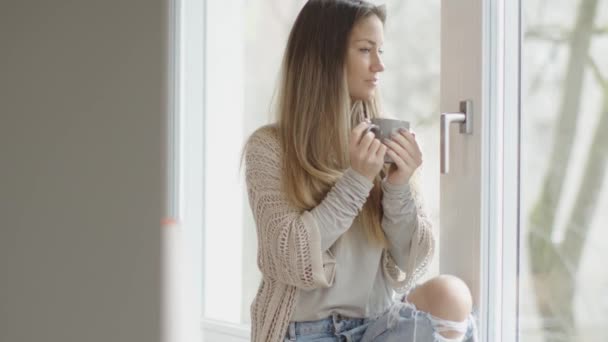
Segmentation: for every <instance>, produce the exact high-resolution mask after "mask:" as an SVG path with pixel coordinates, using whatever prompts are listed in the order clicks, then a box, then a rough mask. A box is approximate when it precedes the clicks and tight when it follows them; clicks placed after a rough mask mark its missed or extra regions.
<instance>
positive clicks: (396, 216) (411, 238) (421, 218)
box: [382, 179, 435, 278]
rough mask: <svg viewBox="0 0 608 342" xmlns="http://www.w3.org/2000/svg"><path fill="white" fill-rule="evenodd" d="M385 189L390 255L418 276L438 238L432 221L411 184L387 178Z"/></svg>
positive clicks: (408, 273) (385, 215)
mask: <svg viewBox="0 0 608 342" xmlns="http://www.w3.org/2000/svg"><path fill="white" fill-rule="evenodd" d="M382 190H383V197H382V207H383V209H384V216H383V218H382V228H383V229H384V233H385V235H386V237H387V240H388V248H387V251H388V257H390V259H391V260H392V262H393V263H394V264H395V265H396V266H397V267H398V268H399V269H400V270H401V271H403V272H405V273H406V275H410V276H414V273H420V272H422V271H423V269H425V268H426V267H427V266H428V263H430V260H431V258H432V254H433V250H434V244H435V240H434V237H433V232H432V228H431V222H430V220H429V219H428V217H427V214H426V212H425V210H424V208H423V207H422V204H421V203H420V202H421V201H420V200H419V199H417V198H416V196H414V194H413V192H412V189H411V186H410V185H409V184H404V185H392V184H391V183H389V182H388V181H387V180H386V179H384V180H383V181H382ZM391 273H392V274H393V275H394V274H395V272H391ZM393 278H395V277H393ZM408 278H410V277H408Z"/></svg>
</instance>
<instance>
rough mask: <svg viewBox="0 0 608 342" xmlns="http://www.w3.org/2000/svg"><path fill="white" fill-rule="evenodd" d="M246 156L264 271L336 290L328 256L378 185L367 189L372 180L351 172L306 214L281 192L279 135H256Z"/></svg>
mask: <svg viewBox="0 0 608 342" xmlns="http://www.w3.org/2000/svg"><path fill="white" fill-rule="evenodd" d="M245 157H246V183H247V192H248V197H249V204H250V206H251V209H252V211H253V216H254V219H255V221H256V226H257V232H258V265H259V267H260V270H261V271H262V273H263V274H264V276H266V277H269V278H271V279H275V280H277V281H279V282H282V283H285V284H289V285H293V286H297V287H301V288H306V289H312V288H319V287H328V286H331V285H332V283H333V276H334V272H335V271H334V266H335V261H333V260H329V258H328V257H327V254H325V264H324V260H323V257H324V253H323V252H324V251H325V250H326V249H327V248H329V246H331V244H333V242H334V241H335V240H336V239H337V238H338V237H339V235H340V234H342V233H343V232H344V231H346V230H347V229H348V228H349V227H350V224H351V223H352V220H353V219H354V218H355V217H356V215H357V213H358V211H359V210H360V207H362V205H363V203H364V202H365V200H366V198H367V195H368V193H369V190H370V189H371V186H372V183H371V182H369V188H367V187H366V184H365V182H364V180H367V179H365V178H364V177H362V176H360V175H359V174H357V173H356V172H355V171H354V170H347V172H345V174H344V176H343V177H342V178H341V179H340V180H338V182H337V183H336V185H335V186H334V188H332V190H330V192H329V193H328V195H327V196H326V198H325V199H324V200H323V201H322V202H321V203H320V204H319V205H318V206H317V207H316V208H314V209H313V210H311V211H310V212H308V211H304V212H302V210H300V209H298V208H296V207H294V206H293V205H291V203H290V202H289V200H288V198H287V196H286V194H285V193H284V192H283V191H282V190H281V152H280V145H279V143H278V140H277V138H276V137H275V136H273V135H272V134H271V133H270V132H265V131H258V132H256V133H254V134H253V135H252V137H251V140H250V142H249V144H248V148H247V151H246V155H245ZM362 178H363V179H362Z"/></svg>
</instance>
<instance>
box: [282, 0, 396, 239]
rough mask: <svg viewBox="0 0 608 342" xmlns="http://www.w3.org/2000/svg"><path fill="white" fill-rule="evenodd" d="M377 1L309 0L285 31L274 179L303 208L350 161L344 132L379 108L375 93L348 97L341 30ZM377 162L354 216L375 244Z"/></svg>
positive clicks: (345, 34) (378, 233) (380, 235)
mask: <svg viewBox="0 0 608 342" xmlns="http://www.w3.org/2000/svg"><path fill="white" fill-rule="evenodd" d="M371 15H376V16H377V17H378V18H379V19H380V20H381V21H382V23H384V22H385V19H386V14H385V8H384V6H375V5H373V4H370V3H367V2H365V1H347V0H334V1H328V0H310V1H308V2H307V3H306V5H305V6H304V7H303V8H302V10H301V11H300V13H299V15H298V17H297V19H296V21H295V23H294V26H293V28H292V30H291V32H290V35H289V39H288V42H287V48H286V51H285V55H284V56H283V63H282V68H281V78H280V81H279V87H278V91H277V94H276V95H277V97H276V110H275V115H276V122H277V125H276V127H277V130H278V131H277V133H278V136H279V138H280V141H281V147H282V152H283V159H282V163H283V165H282V166H283V168H282V177H281V179H282V185H283V190H284V191H285V193H286V194H287V197H288V198H289V200H290V201H291V202H293V204H294V205H296V206H297V207H299V208H302V209H303V210H310V209H312V208H314V207H315V206H317V205H318V204H319V203H320V202H321V201H322V200H323V199H324V198H325V196H326V194H327V192H328V191H329V190H330V189H331V188H332V187H333V185H334V184H335V183H336V181H337V180H338V179H339V178H340V177H341V176H342V174H343V173H344V171H345V170H346V169H347V168H348V167H349V166H350V160H349V154H348V147H349V135H350V132H351V130H352V128H353V127H354V126H356V125H357V124H359V122H361V121H362V120H364V119H365V118H366V117H367V118H375V117H379V116H380V108H379V103H378V102H379V101H377V99H372V100H369V101H355V102H353V101H351V98H350V95H349V92H348V86H347V81H346V71H345V59H346V52H347V48H348V38H349V34H350V32H351V30H352V28H353V26H354V25H355V23H356V22H357V21H358V20H361V19H363V18H367V17H369V16H371ZM385 174H386V168H385V169H384V170H382V171H381V172H380V173H379V175H378V176H376V179H375V180H374V186H373V188H372V190H371V191H370V195H369V197H368V199H367V201H366V203H365V205H364V206H363V209H362V211H361V215H360V219H361V222H362V224H363V226H364V230H365V232H366V236H367V237H368V241H370V242H371V243H375V244H378V245H381V246H385V245H386V238H385V236H384V232H383V230H382V227H381V220H382V214H383V212H382V204H381V201H382V188H381V180H382V178H383V177H384V176H385Z"/></svg>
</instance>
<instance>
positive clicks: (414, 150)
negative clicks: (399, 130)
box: [391, 133, 422, 159]
mask: <svg viewBox="0 0 608 342" xmlns="http://www.w3.org/2000/svg"><path fill="white" fill-rule="evenodd" d="M408 134H409V133H408ZM391 138H392V139H393V140H394V141H396V142H397V143H399V145H400V146H401V147H403V148H404V149H405V150H407V151H408V152H409V153H410V155H411V156H412V157H414V159H419V158H420V157H421V155H422V152H420V147H419V146H418V143H417V142H416V141H415V140H414V141H413V142H411V141H410V140H409V139H408V138H406V137H405V136H404V135H402V134H395V135H394V136H391Z"/></svg>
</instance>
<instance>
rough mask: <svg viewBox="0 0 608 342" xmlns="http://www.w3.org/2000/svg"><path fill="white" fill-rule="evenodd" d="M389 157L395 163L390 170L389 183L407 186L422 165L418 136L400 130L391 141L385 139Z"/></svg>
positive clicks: (405, 130)
mask: <svg viewBox="0 0 608 342" xmlns="http://www.w3.org/2000/svg"><path fill="white" fill-rule="evenodd" d="M384 144H385V145H386V146H388V148H389V149H388V152H387V153H388V155H389V156H390V157H391V158H392V159H393V161H394V162H395V163H394V164H392V165H391V167H390V168H389V170H388V176H387V181H388V182H389V183H391V184H394V185H403V184H407V183H408V182H409V180H410V178H411V177H412V175H413V174H414V171H416V169H417V168H418V167H419V166H420V165H422V152H420V146H418V143H417V142H416V134H415V133H410V132H409V131H408V130H407V129H403V128H402V129H399V133H393V135H392V136H391V138H390V139H385V141H384Z"/></svg>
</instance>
